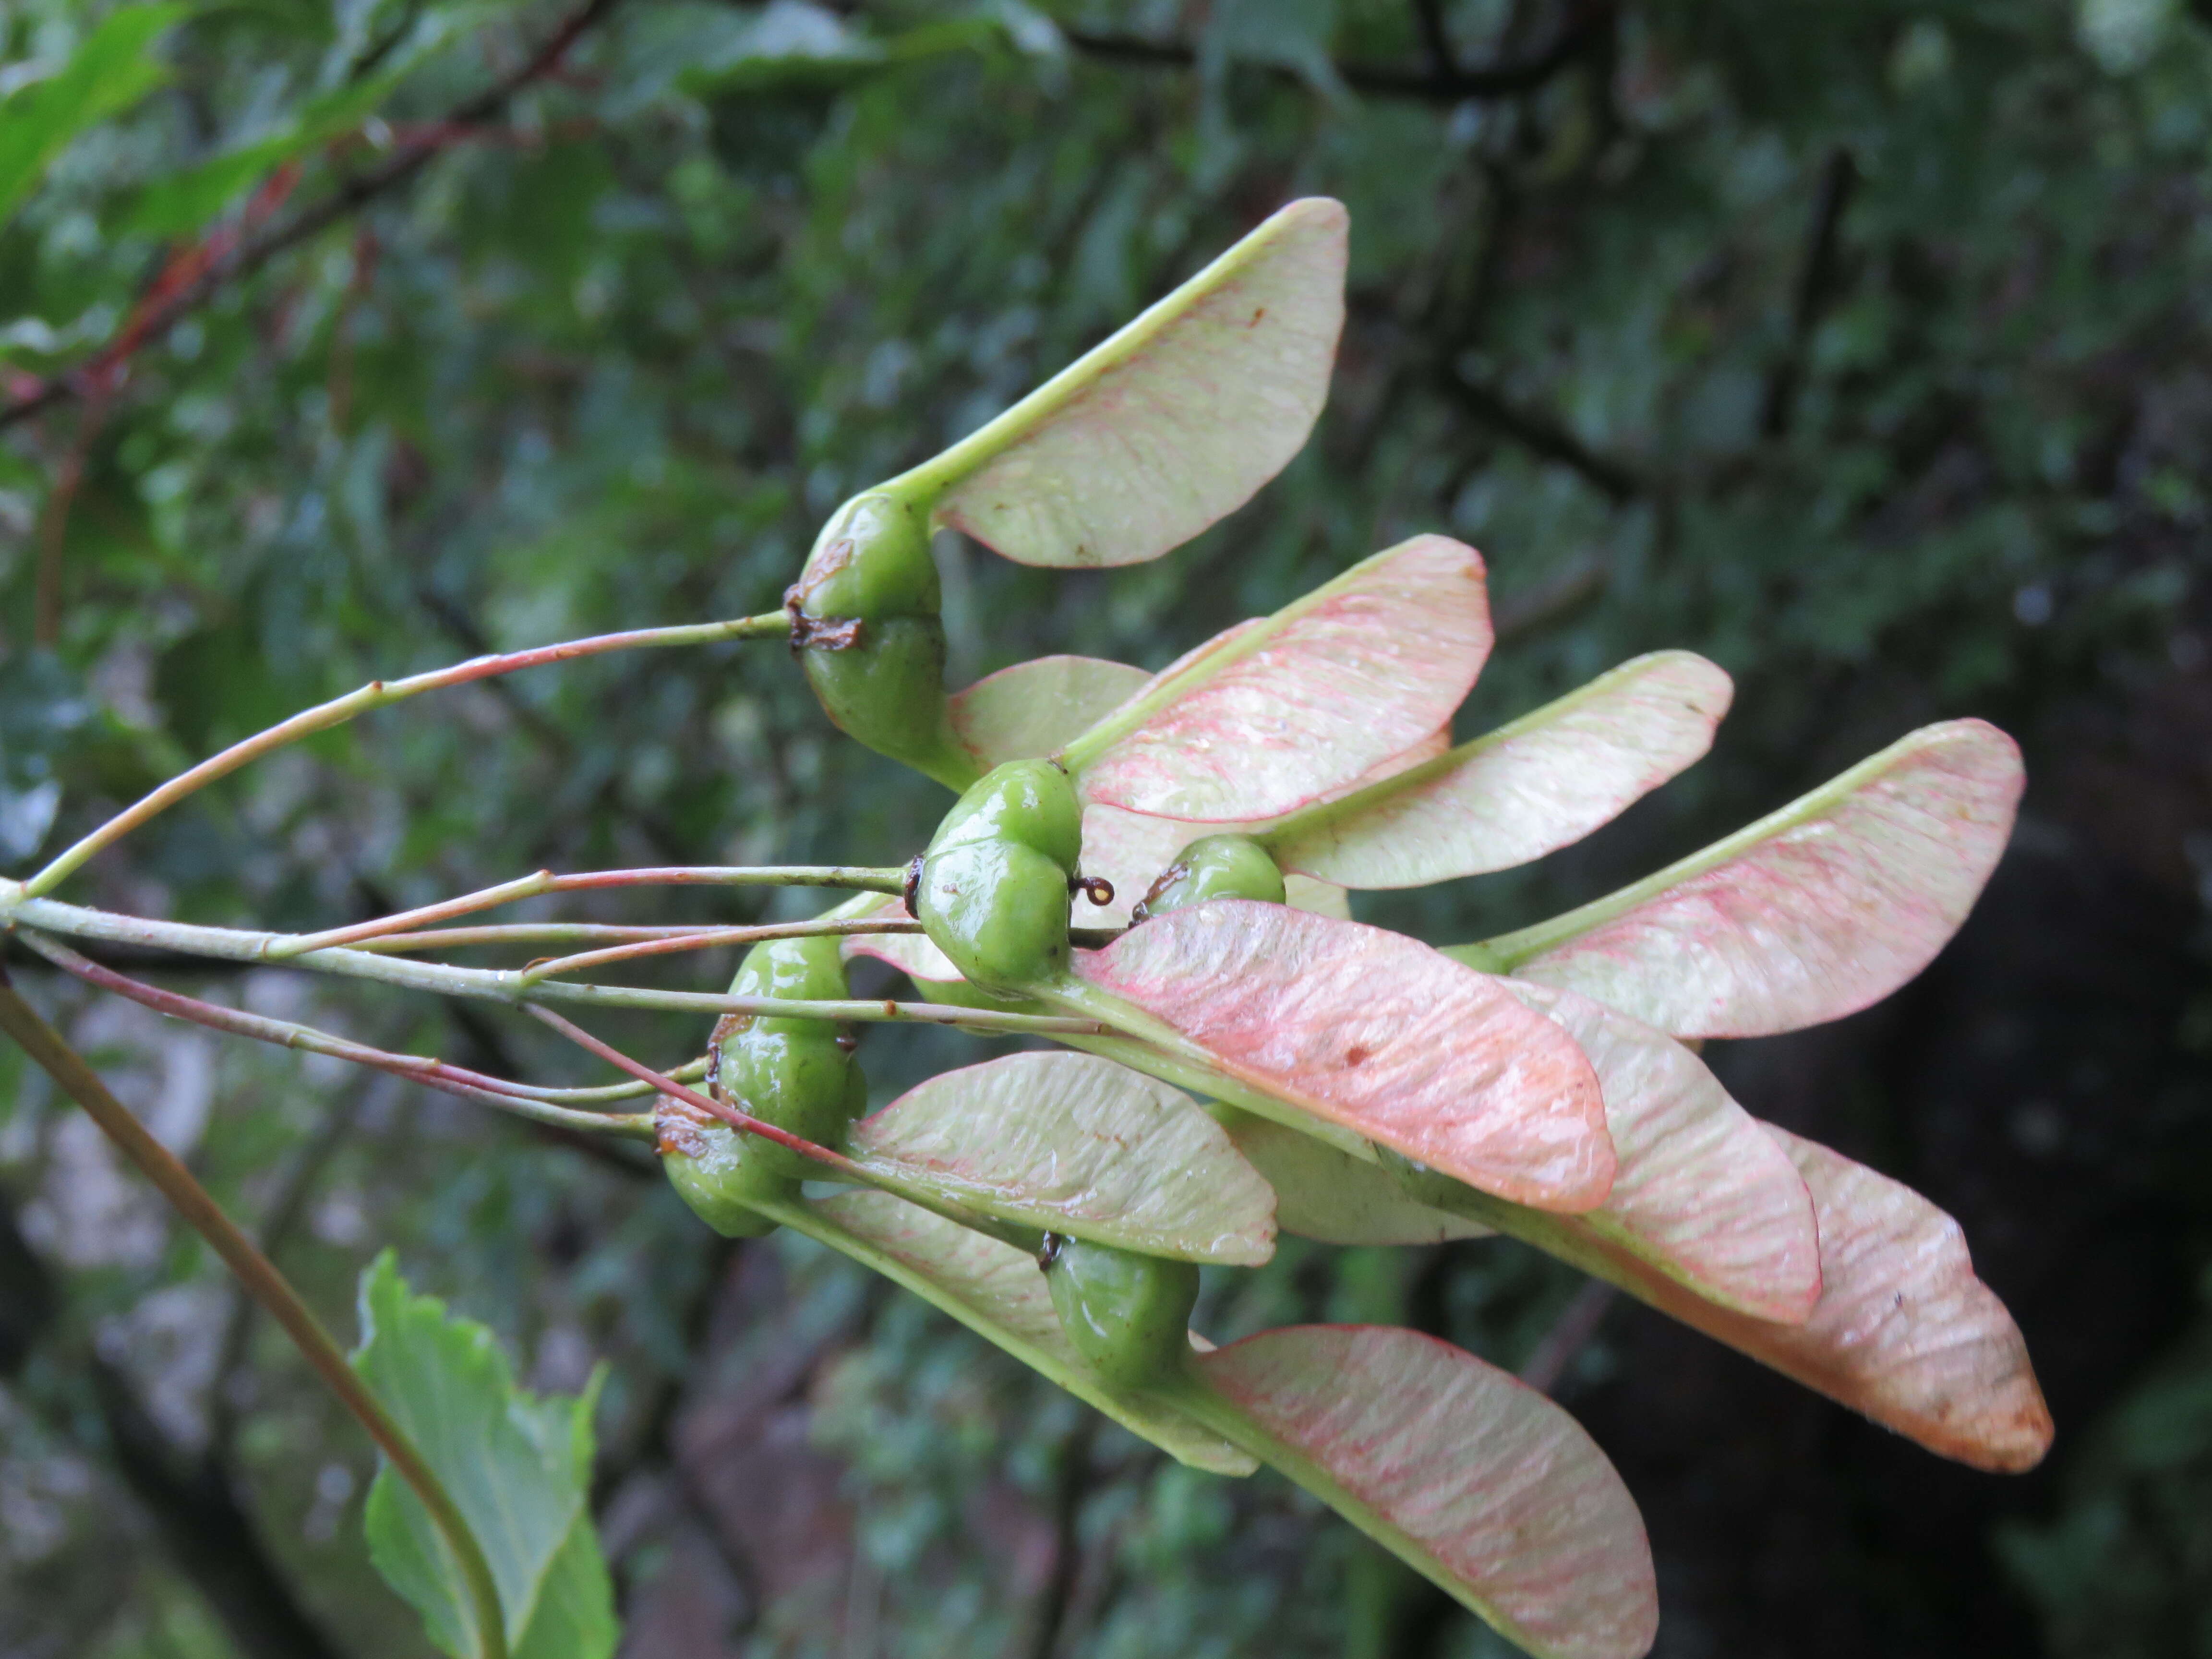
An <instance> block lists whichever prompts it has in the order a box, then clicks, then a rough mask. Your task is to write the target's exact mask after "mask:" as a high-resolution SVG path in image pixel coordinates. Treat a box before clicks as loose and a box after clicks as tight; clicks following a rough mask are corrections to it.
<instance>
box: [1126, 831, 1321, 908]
mask: <svg viewBox="0 0 2212 1659" xmlns="http://www.w3.org/2000/svg"><path fill="white" fill-rule="evenodd" d="M1213 898H1246V899H1259V900H1261V901H1262V902H1265V903H1268V904H1280V903H1281V902H1283V872H1281V871H1280V870H1279V869H1277V868H1276V867H1275V860H1274V858H1273V855H1272V854H1269V853H1268V851H1267V848H1264V847H1262V846H1261V845H1260V843H1259V842H1256V841H1254V840H1253V839H1252V838H1251V837H1250V836H1206V837H1204V838H1203V839H1201V840H1199V841H1194V842H1191V844H1190V845H1189V846H1188V847H1186V848H1183V849H1182V853H1181V854H1179V855H1177V857H1176V861H1175V862H1174V863H1173V864H1171V865H1170V866H1168V867H1167V868H1166V869H1164V870H1163V871H1161V872H1160V875H1159V879H1158V880H1157V881H1155V882H1154V883H1153V884H1152V888H1151V890H1149V891H1148V892H1146V895H1145V896H1144V897H1143V898H1142V899H1141V900H1139V902H1138V904H1137V908H1135V909H1134V910H1133V911H1132V912H1131V913H1130V914H1131V916H1132V918H1133V920H1134V921H1145V920H1146V918H1148V917H1152V916H1161V915H1166V914H1167V913H1168V912H1169V911H1170V910H1180V909H1182V908H1183V907H1184V906H1185V905H1188V904H1203V903H1204V902H1206V900H1207V899H1213Z"/></svg>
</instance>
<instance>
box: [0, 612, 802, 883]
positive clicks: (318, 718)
mask: <svg viewBox="0 0 2212 1659" xmlns="http://www.w3.org/2000/svg"><path fill="white" fill-rule="evenodd" d="M790 631H791V619H790V618H789V617H787V616H785V614H784V613H783V612H782V611H770V612H769V613H767V614H766V615H763V616H758V617H738V618H737V619H735V620H733V621H730V622H718V623H692V624H689V625H686V626H684V627H679V628H641V629H632V630H631V631H629V632H628V633H624V634H601V635H597V636H596V637H594V638H592V639H586V640H568V641H562V643H560V644H558V645H540V646H535V647H532V648H531V649H529V650H527V651H509V652H505V653H501V654H499V655H495V656H489V657H472V658H471V659H469V660H468V661H466V662H460V663H455V664H453V665H452V666H451V667H448V668H439V669H433V670H432V671H429V672H428V673H425V674H416V675H412V676H410V678H406V679H404V680H392V681H388V682H387V681H385V680H371V681H370V682H369V683H368V684H367V685H364V686H362V688H361V689H360V690H357V691H349V692H348V693H347V694H346V695H345V696H343V697H335V698H333V699H331V701H330V702H325V703H320V704H318V705H317V706H316V707H315V708H307V709H302V710H301V712H300V713H299V714H295V715H293V716H292V717H291V719H289V720H283V721H280V722H278V723H277V724H276V725H275V726H270V728H269V729H268V730H267V731H265V732H258V733H257V734H256V735H254V736H252V737H250V738H245V739H243V740H242V741H240V742H238V743H234V744H231V746H230V747H229V748H228V749H226V750H223V751H222V753H221V754H219V755H211V756H210V757H208V758H207V759H205V760H204V761H202V762H201V763H199V764H198V765H197V766H195V767H193V768H191V769H190V770H189V771H185V772H180V773H179V774H178V775H176V776H175V777H173V778H171V779H170V780H169V781H167V783H165V784H163V785H161V787H159V788H158V789H155V790H154V791H153V792H152V793H149V794H148V795H146V796H145V797H144V798H143V799H140V800H139V801H138V802H137V803H136V804H135V805H131V806H128V807H126V808H125V809H124V810H123V811H120V812H118V813H117V814H116V815H115V816H114V817H112V818H110V819H109V820H108V821H107V822H106V823H103V824H101V825H100V828H99V829H95V830H94V831H93V832H92V833H91V834H90V835H88V836H85V837H84V839H83V840H82V841H80V842H77V843H76V846H74V847H71V848H69V849H68V850H67V851H66V852H64V853H63V854H61V855H60V856H59V857H58V858H56V859H55V860H53V861H52V863H51V864H49V865H47V866H46V868H45V869H43V870H41V871H40V872H38V873H37V874H36V875H34V876H33V877H32V878H30V880H28V881H27V882H26V883H24V884H23V888H24V890H25V891H26V892H27V894H29V895H30V896H32V897H33V898H36V897H38V896H40V895H41V894H44V893H48V892H51V891H52V890H53V889H54V888H55V887H56V886H57V885H58V884H60V883H61V882H62V880H63V879H64V878H66V877H68V876H69V875H70V874H71V873H73V872H75V871H76V869H77V868H78V866H81V865H82V864H83V863H84V862H85V861H86V860H88V859H89V858H91V857H92V856H93V855H94V854H95V853H98V852H100V851H101V850H102V849H103V848H106V847H108V846H110V845H112V843H114V842H118V841H119V840H121V839H122V838H123V837H124V836H127V835H129V834H130V833H131V831H132V830H133V829H137V828H138V826H139V825H140V824H142V823H145V822H147V820H149V818H152V817H155V816H156V815H157V814H159V813H161V812H165V811H167V810H168V809H169V808H170V807H172V806H174V805H176V804H177V803H178V802H179V801H180V800H182V799H185V796H187V795H189V794H191V793H193V792H194V791H195V790H198V789H203V788H204V787H207V786H208V785H209V784H210V783H213V782H214V781H216V779H217V778H222V777H228V775H230V774H231V773H233V772H235V771H236V770H238V769H239V768H240V767H241V766H244V765H245V764H246V763H247V762H249V761H253V760H258V759H259V758H260V757H262V756H264V755H267V754H270V753H273V752H274V751H275V750H279V749H282V748H283V747H284V745H285V744H290V743H297V742H298V741H299V740H300V739H301V738H306V737H312V736H313V735H314V734H315V733H316V732H327V731H329V730H330V729H331V727H332V726H343V725H344V724H345V723H346V722H347V721H348V720H353V719H355V718H356V717H357V716H359V715H362V714H368V713H369V712H371V711H372V710H374V709H378V708H388V707H390V706H391V705H392V704H393V703H395V702H404V701H405V700H406V699H408V698H409V697H412V696H419V695H421V694H422V692H425V691H441V690H445V689H446V688H447V687H448V686H454V685H465V684H469V683H470V682H471V681H472V680H482V679H489V678H493V677H494V676H495V675H500V674H512V673H515V672H517V671H520V670H522V669H525V668H538V667H543V666H544V665H547V664H550V663H557V662H567V661H569V660H570V659H574V658H576V657H592V656H598V655H599V654H600V653H603V652H608V651H628V650H635V649H639V648H641V647H660V646H671V645H711V644H714V643H716V642H717V641H722V640H750V639H768V638H773V637H775V636H777V635H785V634H788V633H789V632H790Z"/></svg>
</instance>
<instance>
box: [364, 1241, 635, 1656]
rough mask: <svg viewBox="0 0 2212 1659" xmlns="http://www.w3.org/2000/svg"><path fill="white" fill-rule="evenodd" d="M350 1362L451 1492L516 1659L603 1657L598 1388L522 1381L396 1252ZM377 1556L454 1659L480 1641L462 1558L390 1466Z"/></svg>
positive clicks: (381, 1486) (376, 1287)
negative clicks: (404, 1274) (402, 1272)
mask: <svg viewBox="0 0 2212 1659" xmlns="http://www.w3.org/2000/svg"><path fill="white" fill-rule="evenodd" d="M361 1328H362V1344H361V1346H360V1347H359V1348H358V1349H357V1350H356V1352H355V1354H354V1367H355V1369H356V1370H357V1371H359V1372H360V1374H361V1376H362V1381H364V1382H365V1383H368V1386H369V1387H370V1389H373V1390H374V1393H375V1395H376V1396H377V1398H378V1399H379V1400H380V1401H382V1402H383V1405H384V1407H385V1409H386V1411H388V1412H389V1413H391V1414H392V1419H393V1420H394V1421H395V1422H396V1423H398V1425H399V1427H400V1428H401V1429H402V1430H403V1431H404V1432H405V1433H406V1435H407V1437H408V1438H409V1439H410V1440H411V1441H413V1443H415V1445H416V1449H418V1450H419V1451H420V1452H421V1453H422V1457H423V1459H424V1461H425V1462H427V1463H428V1465H429V1467H430V1469H431V1471H432V1473H433V1474H435V1475H436V1476H437V1478H438V1480H439V1481H440V1483H441V1485H443V1486H444V1487H445V1489H446V1491H447V1495H448V1496H450V1497H451V1498H452V1499H453V1504H454V1507H455V1508H457V1509H458V1510H459V1511H460V1513H461V1516H462V1517H463V1519H464V1520H465V1521H466V1522H467V1523H468V1527H469V1529H470V1531H471V1533H472V1534H475V1536H476V1539H477V1547H479V1548H480V1549H482V1551H483V1555H484V1559H485V1561H486V1562H487V1563H488V1564H489V1566H490V1568H491V1573H492V1578H493V1580H494V1582H495V1583H496V1584H497V1585H498V1587H499V1600H500V1607H501V1614H502V1616H503V1618H504V1619H505V1621H506V1625H507V1645H508V1649H509V1650H510V1652H511V1653H513V1655H514V1656H515V1659H555V1656H556V1655H558V1656H566V1659H607V1656H609V1655H611V1654H612V1653H613V1651H614V1647H615V1642H616V1639H617V1634H618V1632H617V1626H616V1623H615V1614H614V1597H613V1591H612V1587H611V1584H610V1583H609V1581H608V1578H607V1571H606V1566H605V1562H604V1561H603V1560H602V1559H601V1557H600V1553H599V1540H598V1536H597V1534H595V1533H594V1532H593V1531H592V1519H591V1512H590V1510H589V1509H588V1508H587V1507H586V1494H587V1492H588V1491H589V1488H590V1484H591V1474H592V1408H593V1407H594V1405H595V1404H596V1402H597V1400H598V1395H599V1384H598V1381H597V1379H594V1381H593V1383H592V1387H590V1388H589V1389H586V1390H585V1391H584V1393H583V1394H582V1395H579V1396H577V1397H575V1398H574V1399H565V1398H561V1397H558V1396H550V1397H547V1398H544V1399H540V1398H538V1396H536V1395H532V1394H530V1393H528V1392H526V1390H524V1389H520V1388H517V1387H516V1386H515V1382H514V1376H513V1370H511V1369H510V1368H509V1366H508V1364H507V1356H506V1355H505V1354H504V1353H502V1352H501V1351H500V1348H499V1346H498V1344H497V1342H496V1341H495V1340H494V1339H493V1336H492V1334H491V1332H490V1331H489V1330H488V1329H486V1328H484V1327H483V1326H482V1325H479V1324H477V1322H474V1321H473V1320H468V1319H462V1318H459V1317H457V1316H453V1315H451V1314H448V1313H447V1311H446V1306H445V1304H444V1303H442V1302H441V1301H439V1300H438V1299H437V1298H436V1297H428V1296H416V1295H414V1294H413V1293H412V1292H410V1291H409V1290H408V1288H407V1285H406V1282H405V1281H404V1279H401V1278H400V1276H399V1269H398V1264H397V1262H396V1261H395V1260H394V1258H393V1255H392V1252H391V1251H389V1250H386V1252H384V1254H383V1255H380V1256H379V1257H377V1259H376V1261H374V1263H373V1264H371V1266H370V1267H369V1268H368V1272H367V1273H364V1274H363V1275H362V1283H361ZM366 1526H367V1530H368V1545H369V1556H370V1559H372V1560H373V1561H374V1563H375V1564H376V1568H377V1571H379V1572H380V1573H382V1574H383V1575H384V1577H385V1581H386V1583H389V1584H390V1585H391V1586H392V1589H395V1590H397V1591H398V1593H399V1595H401V1596H402V1597H404V1599H405V1600H406V1601H408V1602H409V1603H410V1605H411V1606H412V1607H415V1609H416V1611H417V1612H419V1613H421V1614H422V1622H423V1625H424V1627H425V1628H426V1630H427V1631H428V1634H429V1638H430V1640H431V1641H432V1642H433V1643H434V1644H436V1646H437V1647H438V1648H439V1650H441V1651H442V1652H445V1653H447V1654H450V1655H453V1656H454V1659H476V1656H477V1654H478V1653H479V1651H480V1650H479V1648H478V1646H477V1635H476V1630H475V1627H474V1624H473V1621H472V1620H471V1616H470V1605H471V1604H470V1601H469V1595H468V1589H467V1585H466V1583H465V1581H464V1579H463V1578H462V1576H461V1573H460V1570H459V1565H458V1564H457V1563H456V1562H455V1560H454V1559H453V1555H452V1553H451V1551H450V1550H449V1549H448V1548H447V1545H446V1541H445V1539H444V1538H443V1536H442V1535H441V1534H440V1533H439V1531H438V1529H437V1528H436V1526H435V1524H434V1523H433V1522H432V1521H431V1519H430V1515H429V1511H428V1510H426V1509H425V1508H424V1507H423V1505H422V1500H421V1499H420V1498H417V1497H416V1495H415V1492H414V1491H413V1490H412V1489H411V1488H410V1487H409V1486H407V1484H406V1483H405V1482H404V1480H401V1479H400V1478H399V1476H398V1474H396V1473H395V1472H394V1471H393V1470H392V1468H390V1467H389V1466H388V1465H387V1466H386V1467H385V1468H380V1469H379V1470H378V1472H377V1476H376V1482H375V1484H374V1486H372V1487H371V1488H370V1490H369V1495H368V1512H367V1516H366Z"/></svg>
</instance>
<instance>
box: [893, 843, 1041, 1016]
mask: <svg viewBox="0 0 2212 1659" xmlns="http://www.w3.org/2000/svg"><path fill="white" fill-rule="evenodd" d="M914 907H915V915H916V916H917V917H918V918H919V919H920V920H921V926H922V930H923V931H924V932H925V933H927V934H928V935H929V938H930V941H931V943H933V945H936V946H937V948H938V949H939V950H940V951H944V952H945V955H946V956H947V957H951V960H952V965H953V966H954V967H956V968H957V969H959V970H960V972H961V974H962V975H963V976H964V977H965V978H966V979H967V980H968V981H969V982H970V983H972V984H974V985H976V986H979V987H981V988H982V989H984V990H986V991H995V992H999V993H1000V994H1018V993H1019V992H1021V991H1023V990H1024V989H1025V988H1027V987H1031V986H1034V985H1036V984H1037V983H1038V982H1039V981H1042V980H1046V979H1050V978H1054V977H1057V976H1058V975H1060V973H1062V972H1063V971H1065V969H1066V967H1067V953H1068V941H1067V915H1068V890H1067V872H1066V869H1064V868H1063V867H1062V866H1060V865H1059V864H1057V863H1055V862H1054V861H1053V860H1051V859H1049V858H1048V857H1046V856H1045V855H1044V854H1042V853H1040V852H1038V851H1036V849H1035V848H1030V847H1024V846H1022V845H1020V844H1018V843H1017V842H1004V841H983V842H963V843H961V844H959V845H957V846H953V847H948V848H939V850H937V851H935V852H932V853H930V854H927V856H926V857H924V859H923V860H922V864H921V880H920V881H919V882H918V883H917V884H915V899H914Z"/></svg>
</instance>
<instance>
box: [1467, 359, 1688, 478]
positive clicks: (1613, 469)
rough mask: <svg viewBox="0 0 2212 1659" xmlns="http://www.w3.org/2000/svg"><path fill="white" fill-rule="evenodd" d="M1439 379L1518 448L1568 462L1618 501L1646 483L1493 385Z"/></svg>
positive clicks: (1623, 466)
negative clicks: (1517, 402)
mask: <svg viewBox="0 0 2212 1659" xmlns="http://www.w3.org/2000/svg"><path fill="white" fill-rule="evenodd" d="M1443 378H1444V385H1445V386H1446V388H1447V389H1448V390H1449V391H1450V392H1452V394H1453V395H1454V396H1455V397H1456V398H1458V399H1459V400H1460V402H1461V403H1462V404H1466V405H1467V408H1468V411H1469V412H1470V413H1471V414H1473V415H1474V416H1475V418H1477V419H1478V420H1480V421H1485V422H1488V423H1489V424H1490V425H1492V426H1494V427H1496V428H1498V430H1499V431H1500V432H1503V433H1504V435H1506V436H1507V437H1509V438H1510V439H1512V440H1513V441H1515V442H1516V443H1517V444H1519V445H1520V446H1521V447H1522V448H1524V449H1527V450H1530V451H1532V452H1534V453H1536V454H1538V455H1541V456H1542V457H1543V458H1544V459H1546V460H1547V461H1557V462H1559V464H1560V465H1562V466H1566V467H1570V468H1571V469H1572V470H1573V471H1577V472H1579V473H1581V474H1582V476H1583V477H1585V478H1587V479H1589V482H1590V483H1593V484H1595V485H1596V486H1597V487H1598V489H1601V490H1602V491H1603V492H1604V493H1605V494H1606V495H1607V496H1608V497H1609V498H1610V499H1611V500H1612V501H1613V503H1614V504H1615V505H1616V506H1619V505H1620V504H1622V503H1625V502H1627V501H1633V500H1635V499H1636V498H1637V497H1638V495H1643V494H1644V492H1645V491H1646V489H1649V487H1650V486H1649V484H1648V483H1646V481H1645V480H1644V478H1643V477H1641V476H1640V475H1639V474H1638V472H1637V471H1634V469H1632V468H1631V467H1629V466H1627V465H1624V464H1623V463H1621V462H1620V461H1615V460H1611V459H1607V458H1606V457H1605V456H1603V455H1601V454H1599V453H1597V452H1596V451H1595V450H1594V449H1592V448H1590V447H1589V445H1587V444H1585V443H1584V442H1583V441H1582V440H1581V439H1580V438H1577V436H1576V435H1574V434H1573V433H1572V432H1570V431H1569V430H1568V429H1567V428H1565V426H1563V425H1561V424H1560V423H1559V422H1557V421H1554V420H1553V419H1552V417H1551V416H1547V415H1541V414H1538V413H1537V412H1536V411H1534V410H1530V409H1528V408H1525V407H1523V406H1522V405H1520V404H1515V403H1513V402H1511V401H1510V399H1508V398H1506V396H1505V394H1504V393H1503V392H1499V391H1498V389H1497V388H1496V387H1494V386H1485V385H1482V384H1480V383H1478V382H1476V381H1472V380H1467V379H1465V378H1464V377H1462V375H1460V374H1457V373H1456V372H1455V371H1452V370H1449V369H1448V370H1446V371H1445V374H1444V377H1443Z"/></svg>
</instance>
